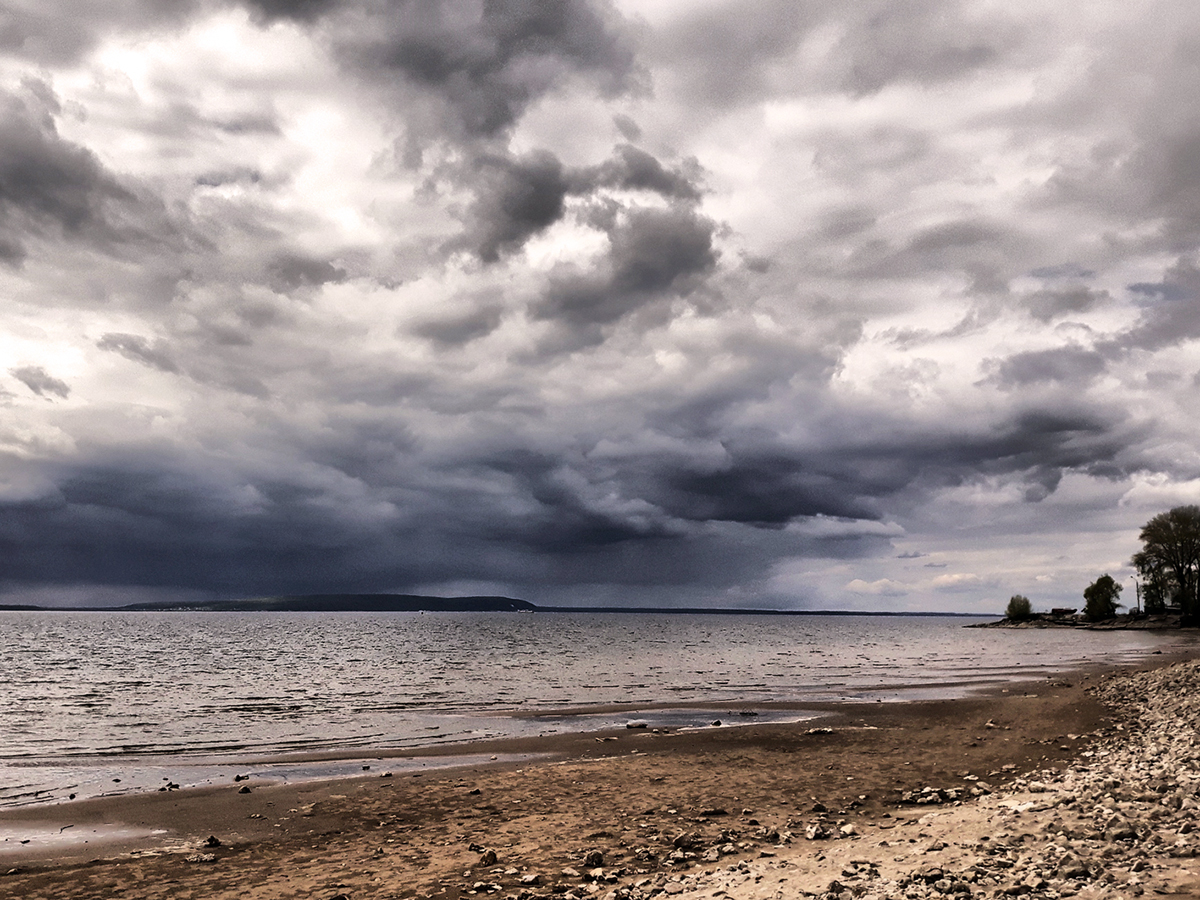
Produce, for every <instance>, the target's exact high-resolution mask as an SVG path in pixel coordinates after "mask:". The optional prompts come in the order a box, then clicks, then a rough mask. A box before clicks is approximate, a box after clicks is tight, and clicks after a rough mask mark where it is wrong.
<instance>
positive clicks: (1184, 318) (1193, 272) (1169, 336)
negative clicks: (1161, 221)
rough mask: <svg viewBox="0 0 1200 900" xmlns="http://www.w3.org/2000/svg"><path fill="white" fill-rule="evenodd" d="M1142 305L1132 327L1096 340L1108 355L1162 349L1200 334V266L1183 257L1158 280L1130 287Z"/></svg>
mask: <svg viewBox="0 0 1200 900" xmlns="http://www.w3.org/2000/svg"><path fill="white" fill-rule="evenodd" d="M1129 290H1130V292H1131V293H1132V294H1133V295H1134V296H1135V297H1137V298H1138V305H1139V306H1140V307H1141V312H1140V315H1139V316H1138V320H1137V321H1136V322H1135V323H1134V324H1133V326H1132V327H1130V328H1129V329H1127V330H1125V331H1123V332H1119V333H1117V334H1114V335H1112V336H1110V337H1109V338H1107V339H1106V340H1104V341H1102V342H1099V343H1097V345H1096V346H1097V349H1098V350H1100V351H1101V352H1103V353H1106V354H1113V353H1124V352H1128V351H1131V350H1150V351H1153V350H1161V349H1163V348H1165V347H1174V346H1177V345H1179V344H1181V343H1184V342H1185V341H1189V340H1193V339H1195V338H1198V337H1200V269H1197V267H1196V265H1195V263H1194V262H1193V261H1191V260H1190V259H1184V260H1180V261H1179V262H1178V263H1177V264H1176V265H1175V266H1173V267H1172V268H1171V269H1170V270H1169V271H1168V272H1167V274H1166V277H1164V278H1163V280H1162V281H1161V282H1158V283H1139V284H1133V285H1130V286H1129Z"/></svg>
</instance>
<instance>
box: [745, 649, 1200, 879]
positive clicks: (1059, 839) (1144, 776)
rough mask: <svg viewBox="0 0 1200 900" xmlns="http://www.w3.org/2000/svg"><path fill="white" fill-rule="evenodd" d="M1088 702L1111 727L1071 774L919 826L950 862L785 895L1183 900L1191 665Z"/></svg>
mask: <svg viewBox="0 0 1200 900" xmlns="http://www.w3.org/2000/svg"><path fill="white" fill-rule="evenodd" d="M1096 692H1097V693H1098V694H1099V696H1100V698H1101V699H1102V700H1104V701H1105V702H1106V703H1107V704H1108V705H1109V706H1110V707H1111V708H1113V709H1114V710H1115V711H1116V712H1117V714H1118V717H1119V723H1118V724H1117V725H1115V726H1114V727H1113V728H1112V729H1110V730H1109V731H1108V732H1107V733H1106V734H1105V735H1104V736H1103V737H1102V739H1101V740H1100V741H1099V742H1098V743H1097V744H1096V745H1095V746H1094V747H1093V749H1091V750H1089V751H1086V752H1085V753H1084V754H1083V757H1082V758H1081V759H1080V760H1079V762H1078V763H1077V764H1075V765H1072V766H1071V767H1069V768H1067V769H1065V770H1063V771H1059V770H1056V769H1048V770H1044V771H1041V772H1037V773H1034V774H1032V775H1030V776H1028V777H1025V778H1018V779H1016V780H1015V781H1014V782H1013V783H1012V784H1011V785H1010V786H1009V787H1008V788H1006V789H1005V790H1004V791H1003V792H1001V793H998V794H996V795H994V796H990V797H987V798H986V799H984V800H979V801H977V802H975V803H970V804H965V805H962V806H960V807H959V808H957V809H954V810H950V811H947V812H945V813H933V814H930V815H928V816H926V817H924V818H922V819H920V820H918V822H919V826H920V827H921V828H922V829H923V833H924V834H925V835H928V836H929V837H937V835H941V837H942V838H944V840H933V841H932V842H931V843H929V844H927V845H925V847H924V848H923V853H924V854H925V855H926V856H931V857H934V858H937V857H939V856H942V855H947V852H948V851H950V850H952V849H953V850H957V852H956V853H953V854H950V855H952V856H953V861H952V862H948V863H931V864H926V865H922V866H918V867H912V868H905V867H895V866H894V865H893V866H886V865H885V863H884V860H887V859H888V857H887V855H886V854H878V847H877V848H873V849H875V850H876V853H877V855H878V857H879V859H878V860H877V861H869V860H863V861H861V862H859V863H857V864H851V865H848V866H845V867H844V868H843V871H842V872H841V873H840V875H839V876H838V877H835V878H833V879H831V880H830V881H828V882H827V883H826V884H824V885H822V886H815V885H810V886H808V889H800V890H797V891H795V893H796V894H797V895H808V896H811V895H814V894H815V895H818V896H820V897H822V898H824V900H848V898H851V897H853V898H864V900H871V898H880V900H882V898H905V900H922V898H947V897H950V898H952V897H956V896H961V897H967V896H976V897H1020V896H1029V897H1037V898H1042V897H1044V898H1051V900H1053V898H1060V897H1072V896H1080V897H1088V898H1092V897H1096V898H1118V897H1119V898H1125V897H1139V896H1142V895H1143V894H1146V893H1151V894H1176V893H1187V894H1189V895H1194V893H1193V892H1195V891H1197V889H1200V876H1197V875H1196V874H1195V873H1194V871H1193V866H1192V865H1191V864H1181V863H1180V860H1181V859H1187V860H1190V859H1191V858H1192V857H1195V856H1198V855H1200V832H1198V831H1197V826H1196V823H1195V819H1196V815H1197V809H1198V808H1200V742H1198V741H1197V727H1198V725H1200V662H1189V663H1183V664H1180V665H1177V666H1173V667H1170V668H1167V669H1160V670H1156V671H1151V672H1141V673H1134V674H1123V675H1120V676H1115V677H1112V678H1110V679H1107V680H1105V681H1104V682H1103V683H1102V684H1101V685H1100V686H1099V687H1098V688H1097V689H1096ZM984 787H986V786H984ZM975 788H976V789H979V788H980V785H979V784H976V785H975ZM954 795H955V792H954V791H952V790H944V789H933V788H926V789H925V790H924V791H920V792H915V793H914V794H913V795H911V796H909V797H908V798H907V799H908V801H909V802H912V803H915V804H921V803H928V804H936V803H939V802H940V803H944V802H947V801H949V802H953V800H954V799H955V796H954ZM935 798H936V799H935ZM946 841H950V842H951V843H953V844H955V845H956V846H955V847H954V848H951V847H950V846H949V845H948V844H947V843H946ZM880 843H881V845H886V844H887V842H886V841H885V842H880ZM864 855H865V854H864ZM898 859H899V858H898V857H892V858H891V860H890V861H891V862H893V863H894V862H896V861H897V860H898ZM889 870H890V871H889ZM730 894H731V896H735V897H740V896H746V897H750V896H765V895H761V894H755V893H754V892H742V893H736V892H730Z"/></svg>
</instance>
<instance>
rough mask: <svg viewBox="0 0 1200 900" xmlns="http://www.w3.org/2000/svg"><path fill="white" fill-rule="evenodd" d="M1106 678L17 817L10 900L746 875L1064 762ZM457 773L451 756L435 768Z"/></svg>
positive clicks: (504, 892)
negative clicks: (737, 868) (940, 795)
mask: <svg viewBox="0 0 1200 900" xmlns="http://www.w3.org/2000/svg"><path fill="white" fill-rule="evenodd" d="M1096 677H1097V676H1096V675H1095V674H1092V675H1088V676H1083V677H1078V678H1076V677H1071V678H1070V679H1067V680H1064V679H1061V678H1053V679H1050V680H1045V681H1041V682H1036V683H1030V684H1026V685H1018V686H1011V687H1010V688H1008V690H1007V692H1006V693H1002V692H999V691H997V692H995V693H994V694H993V695H991V696H980V697H973V698H967V699H959V700H942V701H926V702H913V703H896V704H872V703H866V704H861V705H856V706H849V707H847V706H838V707H835V708H831V709H829V710H827V712H828V715H827V716H825V717H823V718H821V719H819V720H810V721H805V722H801V723H797V724H793V725H745V726H738V727H719V728H710V729H703V730H696V731H681V732H659V733H655V732H654V731H652V730H650V729H622V730H618V731H611V732H606V733H601V734H587V735H563V736H552V737H544V738H531V739H525V740H517V741H502V742H495V743H492V744H472V745H470V748H469V749H470V751H471V752H473V753H485V754H488V755H489V762H488V764H487V765H471V766H460V767H453V768H445V769H437V768H430V769H429V770H427V771H421V772H413V771H411V770H410V771H403V772H402V771H400V770H399V769H398V768H397V769H396V771H395V772H392V773H389V769H388V762H387V760H379V761H376V762H373V763H371V765H372V769H371V770H370V771H367V772H363V773H362V777H359V778H354V779H342V780H338V781H330V782H314V783H307V784H301V785H279V786H264V785H262V784H258V783H255V781H254V780H253V779H251V780H250V781H248V782H243V783H238V784H234V783H229V784H227V785H222V786H219V787H214V788H207V789H201V790H195V791H175V792H169V793H152V794H141V795H132V796H119V797H110V798H98V799H94V800H88V801H83V802H75V803H69V804H61V805H57V806H48V807H38V808H29V809H24V810H17V811H10V812H7V813H4V814H0V835H3V837H4V839H3V840H2V841H0V897H43V898H52V897H53V898H68V897H69V898H88V897H114V896H115V897H126V898H141V897H145V898H151V897H163V898H165V897H170V898H176V897H206V898H217V897H221V898H224V897H230V898H232V897H247V898H275V897H322V898H332V897H336V896H338V895H339V894H340V895H344V896H346V897H353V898H356V900H357V898H367V897H381V898H382V897H424V896H431V897H450V898H457V897H460V896H468V895H470V896H479V895H486V894H491V895H494V896H514V897H517V896H522V895H523V896H525V897H527V898H530V897H534V896H541V895H546V896H549V895H550V894H551V893H556V894H557V895H558V896H560V897H565V896H569V895H573V896H580V897H582V896H586V895H588V894H590V893H594V892H599V890H600V887H601V886H602V885H601V884H598V883H595V882H593V883H590V884H587V885H586V886H585V885H584V884H583V883H582V882H581V880H580V879H581V877H583V875H579V876H571V875H569V874H568V875H564V874H563V872H564V870H567V871H568V872H570V871H572V870H574V871H575V872H577V873H585V874H586V871H587V870H588V869H594V868H596V867H597V866H596V865H591V864H594V863H596V862H597V860H598V859H602V860H603V863H602V866H603V867H604V868H605V871H606V874H605V876H604V877H605V878H608V877H613V878H615V879H616V881H614V884H619V883H622V882H625V883H630V884H633V883H636V882H637V881H638V880H639V879H645V878H647V877H650V876H653V875H655V874H656V873H660V872H662V871H674V870H676V869H678V868H679V866H681V865H684V864H686V865H700V864H702V862H703V854H704V853H708V854H709V855H710V856H711V854H712V853H713V851H714V850H716V851H717V853H718V855H719V856H720V857H721V858H722V862H723V863H725V862H728V861H729V860H730V859H732V860H734V861H736V860H737V859H738V858H742V857H744V858H754V857H756V856H757V855H758V854H760V853H761V852H764V851H767V848H770V847H773V846H775V845H776V844H777V843H778V842H779V837H780V832H786V831H788V830H789V829H797V828H800V829H801V830H802V823H803V822H804V821H806V820H808V819H810V818H811V815H812V811H813V809H814V807H816V808H818V809H819V808H822V807H823V808H825V809H826V810H828V815H829V816H830V817H831V821H833V822H834V823H835V824H836V823H839V822H840V823H842V824H853V825H854V827H855V829H857V830H858V831H860V832H867V831H870V830H873V829H881V828H882V829H886V828H888V827H890V825H892V824H894V817H895V816H897V815H900V814H901V813H900V811H901V805H900V804H899V800H900V797H901V795H902V794H903V793H904V792H906V791H912V790H920V789H921V788H923V787H925V786H928V785H930V784H934V785H946V784H956V785H959V786H961V787H962V788H963V789H964V790H967V789H969V788H970V786H971V785H972V784H973V783H974V782H973V781H972V780H970V779H973V778H981V779H985V780H986V781H987V783H989V784H992V785H996V786H999V785H1002V784H1003V783H1005V782H1006V781H1008V780H1010V779H1011V778H1013V777H1015V776H1016V775H1017V774H1019V773H1022V772H1026V771H1029V770H1031V769H1034V768H1037V767H1039V766H1044V765H1047V764H1053V763H1056V762H1065V761H1068V760H1070V759H1073V758H1075V757H1076V756H1077V755H1078V754H1079V753H1080V752H1081V751H1083V750H1084V749H1085V748H1086V747H1087V746H1088V745H1089V743H1090V741H1091V737H1090V736H1091V735H1094V734H1095V733H1096V732H1097V730H1099V729H1102V728H1104V727H1105V726H1106V724H1107V721H1108V720H1107V713H1106V710H1105V708H1104V707H1103V706H1102V705H1101V704H1100V703H1099V702H1098V701H1096V700H1095V699H1093V698H1092V697H1091V696H1090V695H1089V694H1088V693H1087V692H1086V691H1085V690H1084V689H1083V686H1084V685H1085V684H1086V683H1087V680H1088V679H1089V678H1092V679H1094V678H1096ZM806 708H810V709H811V708H812V705H809V706H808V707H806ZM451 752H458V753H461V752H463V749H462V748H456V749H455V748H440V749H438V750H435V751H431V753H430V761H431V762H433V760H434V758H436V757H437V756H439V755H445V754H448V753H451ZM491 755H495V756H496V757H497V760H496V761H495V762H492V761H491V760H490V756H491ZM406 756H407V754H406ZM449 761H450V762H452V761H453V760H449ZM247 786H248V787H249V788H250V791H249V792H248V793H243V792H241V791H242V788H244V787H247ZM22 835H24V837H22ZM210 837H212V838H215V839H216V841H215V842H213V841H208V839H209V838H210ZM22 840H28V841H29V843H25V844H23V843H21V841H22ZM218 842H219V843H218ZM207 844H211V846H209V845H207ZM814 846H815V845H814ZM689 847H690V848H694V850H691V851H689V850H687V849H686V848H689ZM718 848H720V849H718ZM695 851H700V852H695ZM688 852H691V853H692V857H693V859H692V860H687V859H685V858H679V857H678V856H677V858H676V859H674V860H672V859H671V855H672V854H673V853H675V854H678V853H683V854H684V856H686V855H687V853H688ZM767 852H770V851H767ZM492 853H494V854H495V861H494V862H493V861H492V856H491V854H492ZM590 853H598V854H599V856H592V857H591V859H590V860H589V858H588V857H589V854H590ZM589 863H591V864H589ZM616 872H620V873H621V874H620V875H614V874H613V873H616ZM3 873H7V874H3ZM534 876H536V877H534ZM609 890H611V888H605V891H606V892H607V891H609ZM472 891H474V892H475V894H471V892H472Z"/></svg>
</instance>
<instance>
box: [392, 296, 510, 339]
mask: <svg viewBox="0 0 1200 900" xmlns="http://www.w3.org/2000/svg"><path fill="white" fill-rule="evenodd" d="M503 317H504V308H503V307H502V306H500V304H498V303H485V304H484V305H482V306H480V307H478V308H477V309H474V310H472V311H470V312H468V313H465V314H463V315H459V316H451V317H447V318H443V319H432V320H430V321H428V322H422V323H421V324H419V325H417V326H416V327H414V328H413V333H414V334H417V335H420V336H421V337H424V338H429V339H430V340H431V341H435V342H437V343H439V344H443V345H446V346H460V345H462V344H466V343H469V342H471V341H473V340H476V339H478V338H481V337H487V336H488V335H489V334H491V333H492V332H493V331H495V330H496V329H497V328H498V327H500V321H501V319H502V318H503Z"/></svg>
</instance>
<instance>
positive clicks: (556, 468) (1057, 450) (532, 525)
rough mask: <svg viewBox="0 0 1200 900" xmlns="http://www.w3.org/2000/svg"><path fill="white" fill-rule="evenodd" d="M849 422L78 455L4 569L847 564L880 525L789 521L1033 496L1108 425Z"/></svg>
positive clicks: (567, 571)
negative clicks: (289, 453) (976, 493)
mask: <svg viewBox="0 0 1200 900" xmlns="http://www.w3.org/2000/svg"><path fill="white" fill-rule="evenodd" d="M671 418H672V420H673V421H675V422H677V423H685V422H689V421H698V420H695V418H694V417H687V416H674V417H671ZM860 419H861V420H860V421H858V424H857V425H856V424H855V421H856V420H855V417H854V416H851V418H850V420H849V421H848V422H844V423H843V425H842V426H840V427H841V434H840V435H839V434H831V435H830V436H829V437H828V439H827V440H826V442H825V443H824V444H823V445H822V446H820V447H811V448H789V447H786V446H784V445H782V444H781V442H780V440H779V439H778V438H777V437H775V436H773V435H771V434H767V433H757V432H754V433H741V434H736V433H732V432H727V431H725V432H723V431H721V429H720V426H719V425H718V424H717V423H716V422H714V421H713V420H712V419H709V420H707V421H706V422H705V423H703V428H704V431H705V432H706V434H704V435H700V434H697V433H690V432H688V431H680V430H679V429H678V428H676V430H675V433H674V434H672V435H671V437H672V441H673V444H672V445H673V446H675V447H677V448H682V447H687V446H694V445H695V442H697V441H704V442H706V443H708V444H711V443H712V432H713V430H714V428H716V429H717V432H716V434H717V436H718V437H719V439H720V445H721V446H723V447H724V448H725V451H726V452H725V455H724V457H723V458H720V459H714V460H712V461H710V462H709V463H708V464H704V465H701V464H700V463H699V461H698V460H697V459H695V458H688V457H686V456H680V455H679V454H678V453H664V452H643V453H637V454H633V455H629V456H625V457H621V458H614V457H611V456H605V455H604V454H603V453H600V454H595V453H593V451H594V450H595V448H596V446H597V444H596V442H597V441H598V440H599V438H598V437H597V438H592V439H590V440H588V439H585V437H584V435H583V434H582V433H581V434H577V435H562V441H561V444H560V445H559V446H558V447H556V448H551V447H546V448H541V449H539V448H537V445H536V442H535V441H531V440H525V439H522V440H514V438H521V437H522V436H521V435H520V434H519V433H517V432H512V431H511V429H509V428H506V429H504V433H499V432H498V433H497V435H496V436H495V441H493V440H489V439H488V438H487V437H486V435H485V433H484V432H483V431H482V430H479V429H469V430H468V431H467V432H465V433H464V434H463V435H462V437H461V438H459V439H458V440H456V441H455V442H454V444H453V445H450V446H446V447H445V448H443V449H442V450H439V451H436V452H435V453H434V454H433V456H431V457H429V456H423V454H426V453H428V452H429V451H427V450H426V449H424V448H423V444H424V441H423V440H422V439H421V437H420V436H419V435H417V434H413V433H410V431H409V430H408V429H407V428H406V427H404V426H403V425H399V424H391V425H387V424H385V423H383V422H382V421H381V420H377V419H369V418H368V419H364V418H361V415H360V414H356V417H355V418H341V419H339V418H337V417H335V416H330V417H327V419H326V420H325V422H324V424H325V426H326V427H324V428H322V429H321V430H320V431H319V432H313V433H311V434H306V433H301V432H297V433H295V434H293V435H291V437H292V440H293V442H298V444H299V446H300V448H301V453H300V454H299V456H297V457H296V458H295V459H294V460H293V461H292V462H290V463H288V464H286V465H283V466H279V465H276V464H272V465H270V466H261V465H253V464H252V463H250V462H249V461H248V464H247V465H246V466H245V467H244V468H243V469H242V471H240V472H238V471H234V470H231V469H229V468H228V467H217V468H211V467H205V466H199V467H198V466H196V465H195V460H193V459H189V458H187V456H188V451H187V449H186V448H176V449H174V450H170V451H164V450H162V449H161V448H160V449H159V450H156V451H155V452H156V453H159V454H161V453H163V452H169V453H171V454H173V455H172V456H167V457H164V456H161V455H158V456H152V455H148V454H146V453H138V452H136V451H130V450H129V449H127V448H126V449H122V450H121V452H120V453H112V454H109V455H108V458H104V457H103V456H97V457H95V458H93V459H92V460H91V461H90V462H84V461H82V460H81V461H79V462H77V463H75V464H74V465H73V466H72V467H71V468H67V469H62V470H60V471H58V472H57V473H56V477H55V483H56V484H57V488H56V489H55V490H53V491H46V492H43V496H42V498H41V499H39V500H35V501H24V502H12V501H5V502H3V503H0V552H2V553H3V554H4V558H6V559H9V560H12V561H13V564H12V566H10V567H9V569H8V570H6V574H7V575H8V577H9V578H12V579H17V580H29V581H31V582H39V581H47V580H49V581H58V582H75V581H77V582H81V583H93V584H140V585H166V586H176V587H186V588H190V589H202V590H208V591H213V592H216V593H219V594H224V595H231V594H233V595H242V596H245V595H247V594H255V593H259V594H263V593H281V592H301V593H303V592H313V591H324V590H332V591H339V590H342V591H344V590H367V591H370V590H397V589H400V590H403V589H406V588H411V587H413V586H418V585H421V584H423V583H430V582H433V581H437V580H439V579H453V578H458V579H462V578H490V579H495V578H503V579H507V580H508V581H509V583H511V584H513V585H515V586H518V588H519V592H520V593H522V594H524V595H526V596H535V597H536V596H538V592H539V591H542V590H548V589H549V588H551V587H552V586H553V585H555V584H566V585H574V584H579V583H581V582H582V583H588V582H593V581H595V582H602V583H608V584H631V585H632V584H644V585H660V586H670V585H677V586H678V585H689V584H697V583H703V584H705V585H708V586H710V587H711V586H714V585H722V584H729V583H735V582H737V581H738V580H741V579H745V578H747V577H754V572H755V571H758V572H760V573H761V571H762V570H763V567H764V566H768V565H769V564H770V562H771V560H773V559H777V558H778V557H779V555H781V554H782V555H789V554H793V555H794V554H800V553H808V554H814V555H819V556H823V557H826V558H854V557H855V556H859V555H862V554H864V553H878V552H881V551H882V550H883V549H884V545H885V544H886V536H881V535H878V534H876V535H871V534H864V535H861V536H857V537H856V536H853V535H851V536H849V537H845V538H843V539H840V540H837V541H832V542H831V541H828V540H820V539H818V538H805V537H804V536H803V535H802V534H797V533H794V532H792V531H790V530H789V529H787V528H786V527H785V526H787V525H788V524H789V523H792V522H797V521H803V520H805V519H808V518H810V517H812V516H825V517H835V518H842V519H850V520H877V519H880V518H881V516H882V505H881V503H882V501H884V500H886V499H887V498H889V497H892V496H895V495H896V494H898V493H900V492H902V491H905V490H910V489H914V488H919V489H925V488H926V487H928V485H931V484H936V485H944V484H955V483H963V482H966V481H970V480H972V479H975V478H979V477H981V476H989V475H990V476H1000V477H1006V478H1016V479H1017V480H1018V481H1020V482H1021V483H1023V484H1024V485H1025V489H1026V497H1027V499H1028V500H1030V501H1031V502H1032V501H1036V500H1040V499H1042V498H1043V497H1045V496H1047V495H1048V494H1049V493H1050V492H1052V491H1053V490H1054V488H1055V487H1056V486H1057V483H1058V480H1059V479H1060V478H1061V476H1062V473H1063V471H1064V470H1066V469H1069V468H1071V467H1082V466H1088V465H1095V464H1097V461H1098V460H1106V459H1111V457H1112V455H1113V454H1114V453H1115V452H1116V449H1117V447H1116V444H1115V442H1114V440H1113V438H1112V436H1111V431H1112V426H1111V423H1109V422H1107V421H1104V420H1102V419H1099V418H1097V417H1096V416H1094V415H1090V414H1087V413H1077V414H1076V413H1053V412H1047V411H1032V412H1029V413H1027V414H1024V415H1021V416H1018V417H1016V418H1014V419H1012V420H1011V421H1009V422H1007V423H1004V424H1003V425H1002V426H1000V427H997V428H995V429H991V430H981V431H979V432H971V431H968V430H958V431H950V430H947V431H945V432H943V433H932V432H929V431H925V430H923V429H920V428H917V427H914V426H912V425H911V424H908V425H906V424H905V423H904V422H903V420H901V419H897V420H896V421H894V422H888V421H879V419H878V417H868V416H865V415H864V416H861V417H860ZM510 425H511V423H510ZM870 434H875V435H878V436H879V437H878V438H871V437H870V436H869V435H870ZM293 445H295V443H294V444H293ZM202 473H207V474H202Z"/></svg>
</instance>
